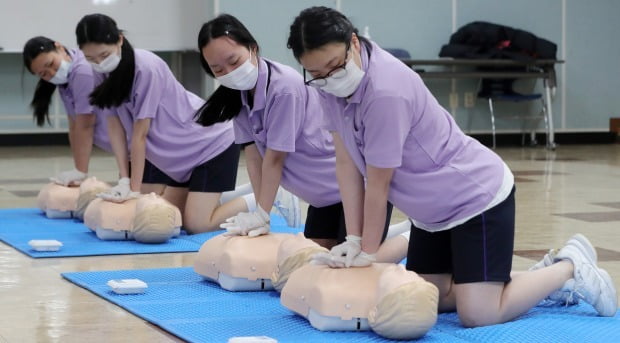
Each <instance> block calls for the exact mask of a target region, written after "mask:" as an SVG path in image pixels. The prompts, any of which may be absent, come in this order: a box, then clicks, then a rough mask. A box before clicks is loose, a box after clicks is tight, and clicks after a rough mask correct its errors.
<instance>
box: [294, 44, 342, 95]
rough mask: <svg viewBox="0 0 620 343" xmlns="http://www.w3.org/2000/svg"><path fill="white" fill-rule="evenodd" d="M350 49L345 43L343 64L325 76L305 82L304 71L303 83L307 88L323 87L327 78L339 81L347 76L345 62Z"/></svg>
mask: <svg viewBox="0 0 620 343" xmlns="http://www.w3.org/2000/svg"><path fill="white" fill-rule="evenodd" d="M350 47H351V45H350V43H347V46H346V50H345V53H344V63H342V64H341V65H339V66H337V67H335V68H333V69H332V70H330V71H329V73H327V74H325V76H319V77H315V78H314V79H312V80H308V81H306V69H304V83H305V84H306V85H308V86H312V87H317V88H318V87H323V86H325V85H326V84H327V78H328V77H332V78H334V79H341V78H343V77H345V76H346V75H347V69H346V66H347V60H348V58H349V48H350Z"/></svg>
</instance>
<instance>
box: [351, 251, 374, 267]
mask: <svg viewBox="0 0 620 343" xmlns="http://www.w3.org/2000/svg"><path fill="white" fill-rule="evenodd" d="M376 261H377V257H376V255H375V254H367V253H365V252H363V251H362V252H361V253H359V255H357V256H355V258H354V259H353V261H352V262H351V264H350V265H348V266H346V267H368V266H369V265H371V264H372V263H373V262H376Z"/></svg>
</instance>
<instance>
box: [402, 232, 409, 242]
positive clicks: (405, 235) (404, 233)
mask: <svg viewBox="0 0 620 343" xmlns="http://www.w3.org/2000/svg"><path fill="white" fill-rule="evenodd" d="M400 236H401V237H404V238H405V239H406V240H407V242H409V236H411V230H409V231H405V232H403V233H401V234H400Z"/></svg>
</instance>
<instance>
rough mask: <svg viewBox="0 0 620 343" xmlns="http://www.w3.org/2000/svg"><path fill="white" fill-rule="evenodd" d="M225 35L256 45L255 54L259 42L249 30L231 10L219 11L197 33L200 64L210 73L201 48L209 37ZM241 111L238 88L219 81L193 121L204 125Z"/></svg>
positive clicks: (242, 43)
mask: <svg viewBox="0 0 620 343" xmlns="http://www.w3.org/2000/svg"><path fill="white" fill-rule="evenodd" d="M222 36H226V37H228V38H230V39H232V40H233V41H235V42H237V43H238V44H240V45H243V46H245V47H246V48H248V49H249V50H250V51H251V50H252V48H256V55H258V50H259V47H258V43H257V42H256V39H254V37H253V36H252V34H251V33H250V31H248V29H247V28H246V27H245V26H244V25H243V24H242V23H241V22H240V21H239V20H238V19H237V18H235V17H233V16H232V15H230V14H220V15H219V16H217V17H216V18H214V19H212V20H210V21H208V22H206V23H205V24H204V25H202V28H201V29H200V32H199V33H198V51H199V52H200V53H199V55H200V64H201V65H202V68H203V69H204V70H205V72H206V73H207V74H209V75H211V77H215V76H214V75H213V71H212V70H211V68H210V67H209V64H208V63H207V61H206V60H205V58H204V56H202V48H204V47H205V46H207V44H209V42H210V41H211V40H212V39H215V38H219V37H222ZM240 111H241V91H240V90H236V89H231V88H228V87H225V86H223V85H220V86H219V87H218V88H217V89H216V90H215V92H213V94H211V96H210V97H209V99H207V102H206V103H205V104H204V105H202V107H201V108H200V109H198V111H197V112H196V115H195V117H196V118H197V119H196V121H197V122H198V123H200V124H202V125H204V126H209V125H213V124H215V123H219V122H224V121H227V120H230V119H232V118H234V117H236V116H237V115H238V114H239V112H240Z"/></svg>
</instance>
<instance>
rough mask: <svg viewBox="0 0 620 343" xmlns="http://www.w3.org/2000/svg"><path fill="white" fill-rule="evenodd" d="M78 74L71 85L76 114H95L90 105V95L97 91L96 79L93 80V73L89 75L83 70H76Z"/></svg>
mask: <svg viewBox="0 0 620 343" xmlns="http://www.w3.org/2000/svg"><path fill="white" fill-rule="evenodd" d="M89 67H90V66H89ZM76 72H77V74H76V75H75V77H74V78H73V80H72V83H71V92H72V95H73V103H74V105H73V106H74V108H73V110H74V113H75V114H87V113H93V106H92V105H91V104H90V93H92V92H93V89H95V79H94V78H93V75H92V72H90V73H88V72H85V71H83V70H76Z"/></svg>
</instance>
